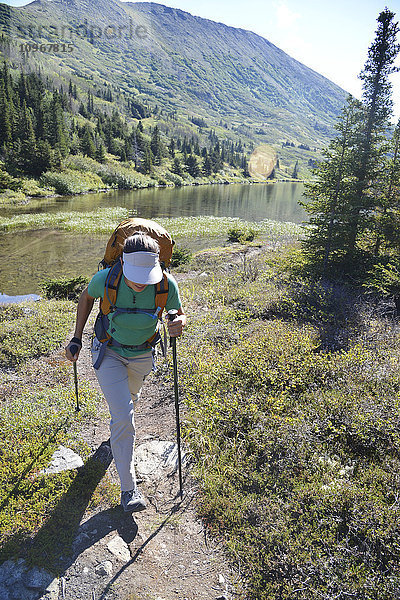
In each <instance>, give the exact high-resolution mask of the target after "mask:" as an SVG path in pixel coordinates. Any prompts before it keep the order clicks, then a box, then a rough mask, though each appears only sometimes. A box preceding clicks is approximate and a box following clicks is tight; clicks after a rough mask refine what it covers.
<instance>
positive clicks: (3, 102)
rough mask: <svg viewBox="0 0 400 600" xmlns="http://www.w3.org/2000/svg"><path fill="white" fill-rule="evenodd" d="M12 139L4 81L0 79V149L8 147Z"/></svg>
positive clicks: (9, 111) (9, 112)
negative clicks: (4, 146)
mask: <svg viewBox="0 0 400 600" xmlns="http://www.w3.org/2000/svg"><path fill="white" fill-rule="evenodd" d="M11 138H12V120H11V110H10V103H9V100H8V99H7V96H6V91H5V85H4V81H3V80H2V79H0V147H1V146H3V145H6V146H8V145H9V144H10V142H11Z"/></svg>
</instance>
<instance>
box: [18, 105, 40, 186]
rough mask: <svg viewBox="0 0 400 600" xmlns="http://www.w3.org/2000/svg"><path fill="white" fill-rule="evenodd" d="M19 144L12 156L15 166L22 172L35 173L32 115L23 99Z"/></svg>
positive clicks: (34, 139)
mask: <svg viewBox="0 0 400 600" xmlns="http://www.w3.org/2000/svg"><path fill="white" fill-rule="evenodd" d="M19 134H20V135H19V138H20V146H19V147H18V150H17V153H16V155H15V157H14V160H15V166H17V168H18V169H20V170H21V171H22V172H24V173H28V174H30V175H35V174H36V164H35V161H36V153H37V145H36V136H35V132H34V129H33V124H32V115H31V111H30V109H29V108H28V107H27V105H26V101H25V100H24V101H23V103H22V113H21V116H20V123H19Z"/></svg>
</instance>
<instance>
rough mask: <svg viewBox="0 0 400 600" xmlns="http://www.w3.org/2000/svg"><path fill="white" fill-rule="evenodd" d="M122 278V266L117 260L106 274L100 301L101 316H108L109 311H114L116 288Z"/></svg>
mask: <svg viewBox="0 0 400 600" xmlns="http://www.w3.org/2000/svg"><path fill="white" fill-rule="evenodd" d="M121 277H122V264H121V261H120V260H118V261H117V262H116V263H115V264H114V265H113V266H112V267H110V270H109V272H108V274H107V278H106V283H105V286H104V294H103V298H102V299H101V300H100V310H101V312H102V313H103V315H108V313H109V312H110V311H111V310H114V309H115V303H116V301H117V292H118V286H119V284H120V282H121Z"/></svg>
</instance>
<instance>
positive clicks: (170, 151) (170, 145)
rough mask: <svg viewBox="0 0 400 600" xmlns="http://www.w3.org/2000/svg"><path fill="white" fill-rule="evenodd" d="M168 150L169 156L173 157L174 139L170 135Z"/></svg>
mask: <svg viewBox="0 0 400 600" xmlns="http://www.w3.org/2000/svg"><path fill="white" fill-rule="evenodd" d="M168 151H169V155H170V157H171V158H174V157H175V140H174V138H173V137H171V140H170V142H169V146H168Z"/></svg>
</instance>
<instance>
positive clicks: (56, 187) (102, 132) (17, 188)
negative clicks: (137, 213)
mask: <svg viewBox="0 0 400 600" xmlns="http://www.w3.org/2000/svg"><path fill="white" fill-rule="evenodd" d="M105 95H107V94H105ZM109 104H110V107H109V111H107V110H106V108H104V110H102V109H101V108H99V107H97V106H95V102H94V98H93V94H92V93H91V92H90V91H89V93H88V94H87V98H86V99H84V101H83V100H81V99H80V98H79V95H78V93H77V91H76V88H75V87H74V86H73V85H72V82H71V81H70V84H69V86H68V91H64V90H63V89H62V88H61V89H60V90H57V89H55V88H54V86H53V85H52V83H51V82H50V80H49V79H48V78H47V79H46V80H45V81H43V79H42V78H41V77H40V76H39V75H38V74H36V73H29V74H27V75H26V74H25V73H24V72H20V73H19V74H18V75H17V76H16V77H13V76H12V75H11V73H10V70H9V67H8V64H7V62H4V63H3V66H2V70H1V71H0V109H1V114H0V148H1V158H2V160H3V165H2V167H3V168H0V192H1V191H3V194H2V196H3V201H8V202H10V201H14V202H18V201H21V200H23V199H24V197H25V195H32V196H40V195H45V194H46V193H47V194H49V193H51V192H53V193H58V194H76V193H81V192H86V191H98V190H101V189H108V188H120V189H135V188H140V187H147V186H150V185H152V186H154V185H176V186H181V185H186V184H189V183H194V182H195V183H206V182H217V183H222V182H230V181H234V180H244V179H245V177H248V175H249V174H248V171H247V159H246V156H245V153H244V147H243V145H242V143H241V142H239V143H238V144H233V142H228V141H227V140H223V141H222V142H221V141H220V140H219V138H218V136H217V135H216V133H215V132H214V131H210V133H209V136H208V141H207V146H202V147H201V146H200V145H199V140H198V138H197V137H195V136H194V135H192V136H191V138H187V137H186V136H184V137H183V138H181V137H177V138H174V137H167V136H166V134H165V133H164V134H163V133H161V132H160V129H159V127H158V125H157V124H154V125H151V124H148V125H147V127H144V126H143V123H142V121H141V120H140V121H138V122H137V124H136V125H135V124H132V123H131V124H130V123H129V122H128V120H127V119H126V118H125V117H124V116H123V115H121V114H120V113H119V112H118V110H117V108H116V107H115V106H113V105H112V104H111V103H110V102H109ZM128 105H129V106H130V107H131V108H132V105H131V104H129V103H128ZM137 107H138V108H140V107H139V105H137ZM141 108H142V112H143V114H144V115H146V114H148V113H149V111H148V110H147V109H145V108H144V107H141ZM149 121H151V122H155V121H154V120H153V119H149ZM0 166H1V165H0ZM24 176H30V177H31V178H36V180H35V179H31V180H30V181H29V180H26V179H25V180H24V179H23V177H24Z"/></svg>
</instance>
